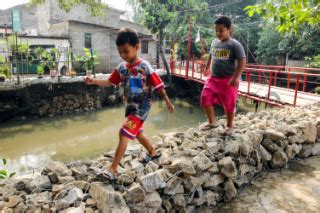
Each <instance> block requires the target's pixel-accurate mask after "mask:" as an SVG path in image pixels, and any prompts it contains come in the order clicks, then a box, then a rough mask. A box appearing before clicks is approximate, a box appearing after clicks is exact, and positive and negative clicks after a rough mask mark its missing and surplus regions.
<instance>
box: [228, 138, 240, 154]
mask: <svg viewBox="0 0 320 213" xmlns="http://www.w3.org/2000/svg"><path fill="white" fill-rule="evenodd" d="M224 152H225V154H229V155H232V156H238V155H239V153H240V143H239V142H237V141H228V142H227V145H226V146H225V147H224Z"/></svg>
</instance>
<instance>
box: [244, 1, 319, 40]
mask: <svg viewBox="0 0 320 213" xmlns="http://www.w3.org/2000/svg"><path fill="white" fill-rule="evenodd" d="M319 4H320V1H319V0H272V1H265V2H264V3H261V4H260V3H259V4H255V5H250V6H247V7H246V8H245V11H247V14H248V15H249V16H253V15H254V14H258V15H261V16H262V17H263V18H264V19H265V20H267V21H270V20H271V21H274V22H275V23H276V24H277V27H276V29H277V30H278V31H279V32H281V33H290V34H291V33H293V34H299V33H301V30H302V29H304V28H305V27H306V26H309V27H312V28H318V27H319V23H320V13H319Z"/></svg>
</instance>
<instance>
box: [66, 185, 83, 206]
mask: <svg viewBox="0 0 320 213" xmlns="http://www.w3.org/2000/svg"><path fill="white" fill-rule="evenodd" d="M82 197H83V192H82V190H81V189H78V188H73V189H71V190H70V191H69V192H68V194H67V196H65V197H64V198H63V199H64V200H66V201H67V202H68V203H70V204H73V203H75V202H76V201H81V200H82Z"/></svg>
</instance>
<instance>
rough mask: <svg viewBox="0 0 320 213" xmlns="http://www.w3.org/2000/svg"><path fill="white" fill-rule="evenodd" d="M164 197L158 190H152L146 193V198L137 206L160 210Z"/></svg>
mask: <svg viewBox="0 0 320 213" xmlns="http://www.w3.org/2000/svg"><path fill="white" fill-rule="evenodd" d="M161 204H162V199H161V197H160V195H159V193H158V192H152V193H149V194H146V198H145V200H144V201H143V202H141V203H138V204H137V206H141V207H147V208H153V209H155V210H158V209H159V208H160V207H161Z"/></svg>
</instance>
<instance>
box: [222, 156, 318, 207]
mask: <svg viewBox="0 0 320 213" xmlns="http://www.w3.org/2000/svg"><path fill="white" fill-rule="evenodd" d="M217 212H221V213H224V212H226V213H227V212H228V213H229V212H232V213H238V212H239V213H240V212H241V213H242V212H246V213H249V212H250V213H256V212H257V213H258V212H299V213H302V212H320V156H317V157H312V158H309V159H306V160H301V161H298V162H294V163H292V164H291V165H290V166H289V168H288V169H285V170H281V171H274V172H272V173H268V174H267V173H264V174H262V175H261V176H259V177H258V178H257V179H255V180H254V181H253V183H252V185H250V186H249V187H247V188H245V189H244V190H243V191H242V192H240V193H239V194H238V196H237V198H236V199H235V200H233V201H232V202H231V203H228V204H224V205H222V206H221V207H220V208H219V209H218V210H217Z"/></svg>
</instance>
